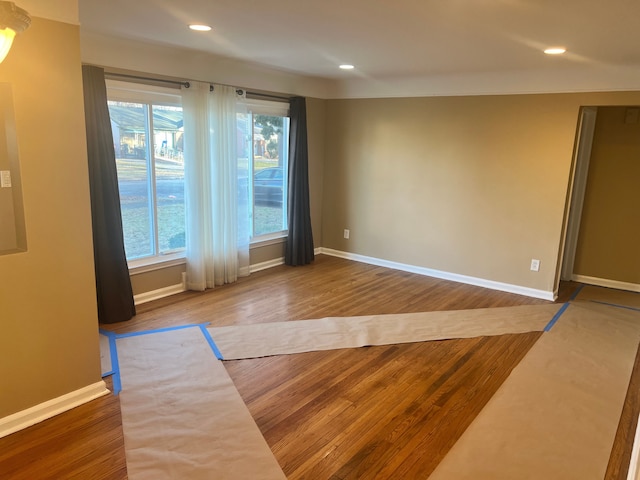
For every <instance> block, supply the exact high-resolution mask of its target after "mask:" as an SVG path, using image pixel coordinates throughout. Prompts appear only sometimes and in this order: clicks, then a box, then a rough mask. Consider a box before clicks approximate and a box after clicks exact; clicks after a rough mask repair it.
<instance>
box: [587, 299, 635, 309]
mask: <svg viewBox="0 0 640 480" xmlns="http://www.w3.org/2000/svg"><path fill="white" fill-rule="evenodd" d="M591 301H592V302H593V303H599V304H601V305H607V306H609V307H616V308H625V309H627V310H634V311H636V312H640V308H636V307H628V306H627V305H618V304H616V303H607V302H600V301H598V300H591Z"/></svg>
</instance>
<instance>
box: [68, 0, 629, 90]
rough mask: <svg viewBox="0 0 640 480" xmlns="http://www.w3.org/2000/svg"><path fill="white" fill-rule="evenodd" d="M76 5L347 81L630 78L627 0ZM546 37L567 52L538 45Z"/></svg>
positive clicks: (125, 31) (114, 30) (92, 13)
mask: <svg viewBox="0 0 640 480" xmlns="http://www.w3.org/2000/svg"><path fill="white" fill-rule="evenodd" d="M79 14H80V25H81V31H82V32H84V33H90V34H98V35H105V36H109V37H121V38H125V39H129V40H136V41H143V42H149V43H154V44H158V45H167V46H175V47H180V48H189V49H194V50H198V51H202V52H209V53H212V54H215V55H218V56H225V57H232V58H235V59H240V60H243V61H249V62H254V63H259V64H262V65H265V66H269V67H273V68H276V69H280V70H285V71H288V72H292V73H298V74H304V75H308V76H314V77H321V78H326V79H337V80H345V81H347V82H348V81H349V80H350V79H359V80H361V81H362V80H367V81H369V82H371V81H373V82H389V81H391V80H398V81H400V82H402V81H405V82H406V81H408V79H411V81H414V80H415V79H430V78H431V79H434V78H435V79H437V78H440V79H442V78H449V77H455V78H460V77H461V76H467V77H468V78H474V77H478V76H484V77H485V78H490V77H491V76H492V75H495V74H500V73H508V74H509V75H512V76H513V75H516V76H520V77H522V76H527V75H529V74H531V75H543V76H544V77H545V78H553V77H554V76H555V77H557V78H560V77H561V76H562V75H564V74H565V73H567V75H569V74H570V72H573V73H571V75H574V76H575V71H576V69H582V70H583V71H585V72H593V73H594V74H595V75H596V76H597V75H598V72H599V71H606V72H612V71H615V70H616V69H620V70H621V71H624V72H626V73H625V75H626V76H625V81H626V82H627V83H629V78H631V79H632V80H634V79H635V78H636V76H637V81H638V85H640V75H638V74H637V72H640V25H638V20H640V2H638V1H637V0H607V1H605V0H395V1H393V2H391V1H388V0H387V1H383V0H318V1H312V0H268V1H251V0H133V1H132V0H108V1H105V0H79ZM194 22H197V23H206V24H209V25H211V26H212V27H213V30H212V31H211V32H208V33H196V32H192V31H190V30H189V29H188V28H187V24H189V23H194ZM556 45H562V46H565V47H566V48H567V49H568V52H567V54H565V55H564V56H562V57H550V56H547V55H544V54H543V53H542V49H544V48H545V47H548V46H556ZM340 63H352V64H354V65H355V66H356V69H355V70H353V71H351V72H345V71H342V70H339V69H338V68H337V67H338V64H340ZM631 83H633V81H632V82H631ZM629 86H633V85H629ZM626 87H627V85H626V84H625V85H619V86H617V87H614V89H615V88H618V89H620V88H626Z"/></svg>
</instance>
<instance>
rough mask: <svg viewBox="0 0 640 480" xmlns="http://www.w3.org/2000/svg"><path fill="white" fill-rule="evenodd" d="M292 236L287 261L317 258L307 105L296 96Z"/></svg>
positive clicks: (292, 103)
mask: <svg viewBox="0 0 640 480" xmlns="http://www.w3.org/2000/svg"><path fill="white" fill-rule="evenodd" d="M289 116H290V118H291V120H290V122H291V123H290V127H289V205H288V209H287V215H288V221H289V236H288V238H287V245H286V248H285V254H284V261H285V263H286V264H287V265H306V264H308V263H311V262H312V261H313V259H314V253H313V235H312V232H311V213H310V209H309V154H308V151H307V105H306V99H305V98H303V97H294V98H292V99H291V101H290V105H289Z"/></svg>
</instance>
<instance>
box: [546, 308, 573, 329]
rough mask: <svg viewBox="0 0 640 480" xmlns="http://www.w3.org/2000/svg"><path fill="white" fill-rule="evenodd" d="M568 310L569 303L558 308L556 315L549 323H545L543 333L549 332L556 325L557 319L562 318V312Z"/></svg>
mask: <svg viewBox="0 0 640 480" xmlns="http://www.w3.org/2000/svg"><path fill="white" fill-rule="evenodd" d="M567 308H569V302H567V303H565V304H564V305H562V307H561V308H560V310H558V311H557V312H556V314H555V315H554V316H553V318H552V319H551V320H550V321H549V323H547V326H546V327H544V331H545V332H548V331H549V330H551V329H552V328H553V326H554V325H555V324H556V322H557V321H558V319H559V318H560V317H561V316H562V314H563V313H564V311H565V310H566V309H567Z"/></svg>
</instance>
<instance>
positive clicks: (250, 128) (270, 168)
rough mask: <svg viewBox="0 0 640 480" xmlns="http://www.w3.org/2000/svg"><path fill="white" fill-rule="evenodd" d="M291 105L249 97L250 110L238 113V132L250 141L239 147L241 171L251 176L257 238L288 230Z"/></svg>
mask: <svg viewBox="0 0 640 480" xmlns="http://www.w3.org/2000/svg"><path fill="white" fill-rule="evenodd" d="M288 107H289V106H288V105H287V104H286V103H281V102H265V101H257V100H249V101H248V103H247V110H248V113H247V114H239V115H238V129H239V132H240V133H241V134H242V135H243V136H244V137H245V138H246V140H247V141H246V142H245V144H244V145H243V146H242V148H241V149H240V150H239V151H240V152H241V153H240V157H241V158H240V159H239V171H240V172H243V171H244V172H247V176H248V183H249V186H250V198H251V232H252V235H251V236H252V239H253V240H254V241H255V240H258V241H259V240H264V239H268V238H271V237H278V236H282V235H284V234H285V233H286V231H287V185H288V181H287V180H288V173H289V168H288V166H289V162H288V160H289V155H288V153H289V118H288V115H289V112H288ZM243 163H244V165H246V166H244V165H243ZM241 175H242V173H241Z"/></svg>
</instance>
